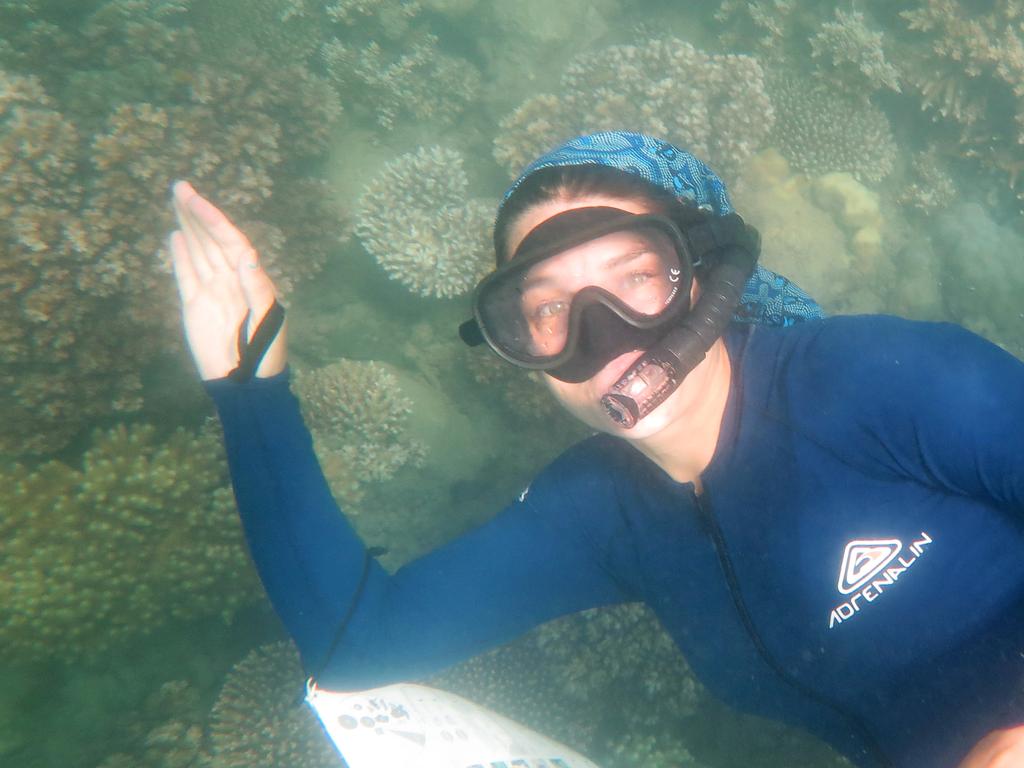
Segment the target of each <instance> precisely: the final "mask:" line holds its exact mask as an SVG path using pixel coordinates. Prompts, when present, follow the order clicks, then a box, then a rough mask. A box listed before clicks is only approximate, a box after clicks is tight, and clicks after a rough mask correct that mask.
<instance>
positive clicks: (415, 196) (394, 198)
mask: <svg viewBox="0 0 1024 768" xmlns="http://www.w3.org/2000/svg"><path fill="white" fill-rule="evenodd" d="M468 190H469V178H468V177H467V176H466V172H465V171H464V170H463V167H462V155H461V154H460V153H458V152H456V151H454V150H451V149H445V148H443V147H420V148H418V149H417V150H415V151H414V152H410V153H408V154H404V155H400V156H398V157H396V158H395V159H394V160H391V161H390V162H388V163H387V164H386V165H385V166H384V168H383V170H381V172H380V173H379V174H378V175H377V176H375V177H374V178H373V180H372V181H371V182H370V183H369V184H368V185H367V187H366V189H365V191H364V192H363V194H362V196H361V197H360V199H359V202H358V204H357V208H356V212H355V222H356V224H355V232H356V235H357V236H358V237H359V239H360V241H361V242H362V244H363V247H364V248H366V250H367V251H369V253H370V254H372V255H373V256H374V257H375V258H376V259H377V262H378V263H379V264H380V265H381V266H382V267H383V268H384V270H385V271H386V272H387V273H388V274H389V275H390V276H391V278H392V279H395V280H398V281H399V282H401V283H403V284H404V285H405V286H406V287H408V288H409V289H411V290H412V291H414V292H416V293H418V294H420V295H421V296H435V297H438V298H441V297H446V298H450V297H452V296H458V295H459V294H461V293H465V292H466V291H468V290H469V289H470V288H472V287H473V286H474V285H476V283H477V281H478V280H479V279H480V278H481V277H482V276H483V274H484V273H485V272H486V271H487V269H488V268H489V266H490V262H491V258H492V257H491V254H492V249H493V246H492V244H491V235H490V230H491V223H492V222H493V219H494V207H495V206H494V204H493V203H490V202H485V201H483V200H475V199H469V198H468Z"/></svg>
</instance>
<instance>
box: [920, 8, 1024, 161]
mask: <svg viewBox="0 0 1024 768" xmlns="http://www.w3.org/2000/svg"><path fill="white" fill-rule="evenodd" d="M900 15H901V16H902V17H903V19H904V20H905V21H906V24H907V27H908V29H910V30H911V31H913V32H917V33H921V35H923V36H924V39H925V40H927V41H928V42H929V44H930V49H929V51H928V53H927V54H926V55H924V56H923V57H921V60H920V61H919V62H918V66H917V67H916V68H915V69H914V71H913V74H912V82H913V84H914V85H915V86H916V87H917V88H918V89H919V90H920V92H921V96H922V107H923V108H924V109H932V110H935V111H936V112H938V113H939V114H940V115H941V116H942V117H944V118H947V119H951V120H954V121H956V122H957V123H959V124H961V125H971V124H972V123H974V122H976V121H978V120H980V119H982V118H986V119H988V121H989V122H990V123H991V124H994V125H995V124H998V123H999V122H1000V117H1001V115H1000V114H999V113H998V111H999V110H1000V109H1001V108H1002V107H1003V106H1004V104H1003V100H1004V99H1007V98H1008V99H1010V100H1011V101H1012V103H1013V106H1014V108H1015V111H1016V118H1015V119H1016V121H1017V125H1018V132H1017V136H1016V142H1017V143H1024V6H1022V5H1021V3H1020V2H1019V1H1018V0H995V1H994V2H992V3H991V4H989V7H988V8H987V9H986V12H982V13H979V12H977V11H976V10H975V9H974V8H972V7H969V6H968V5H967V4H965V3H962V2H960V1H959V0H925V1H924V2H922V3H921V4H920V5H919V7H917V8H914V9H912V10H907V11H903V12H902V13H901V14H900ZM990 110H993V111H990ZM996 133H1001V132H1000V131H996Z"/></svg>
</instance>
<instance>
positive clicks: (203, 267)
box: [173, 181, 214, 280]
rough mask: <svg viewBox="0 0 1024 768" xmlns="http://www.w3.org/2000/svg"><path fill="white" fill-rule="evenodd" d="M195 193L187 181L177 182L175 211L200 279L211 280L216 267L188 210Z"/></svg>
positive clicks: (174, 193) (174, 200)
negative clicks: (189, 202)
mask: <svg viewBox="0 0 1024 768" xmlns="http://www.w3.org/2000/svg"><path fill="white" fill-rule="evenodd" d="M194 194H196V191H195V190H194V189H193V188H192V185H191V184H189V183H188V182H187V181H179V182H176V183H175V184H174V187H173V204H174V213H175V216H177V219H178V226H179V227H180V229H181V233H182V236H183V238H184V240H185V246H186V247H187V249H188V255H189V258H190V259H191V261H192V266H193V268H194V269H195V273H196V276H197V277H198V278H199V279H200V280H209V279H210V277H212V276H213V272H214V267H213V264H212V263H211V260H210V258H209V257H208V255H207V249H206V244H205V243H204V242H203V239H204V238H203V233H202V231H201V230H200V229H199V227H198V226H197V223H196V221H195V218H194V217H193V216H192V215H191V214H190V213H189V210H188V200H189V198H190V197H191V196H192V195H194Z"/></svg>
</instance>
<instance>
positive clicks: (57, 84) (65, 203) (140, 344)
mask: <svg viewBox="0 0 1024 768" xmlns="http://www.w3.org/2000/svg"><path fill="white" fill-rule="evenodd" d="M57 20H58V21H59V20H60V19H59V18H57ZM44 23H48V19H47V18H40V17H37V16H26V17H25V18H23V19H22V20H21V24H22V26H23V27H28V26H35V25H38V24H44ZM20 31H23V30H19V29H15V30H14V35H13V39H15V40H16V41H17V40H18V39H20V38H19V37H18V33H19V32H20ZM197 51H198V45H197V43H196V39H195V35H194V34H193V32H192V30H191V29H190V28H189V27H188V26H187V25H186V24H185V14H184V13H183V4H181V3H166V2H160V3H157V2H150V1H149V0H112V1H111V2H104V3H101V4H99V5H98V6H97V8H96V9H95V10H94V11H92V12H88V13H86V14H85V16H84V18H83V19H82V33H81V34H80V35H79V36H78V37H76V38H74V44H69V45H67V46H64V47H60V48H57V49H55V50H54V51H53V52H51V55H50V57H49V58H50V61H49V63H48V65H47V67H46V68H45V69H44V70H43V71H44V73H45V76H46V78H47V82H51V83H52V89H53V90H52V91H51V92H50V94H47V93H46V88H45V87H44V85H45V83H44V82H43V81H41V80H39V79H36V78H23V77H20V76H18V75H10V74H0V167H2V168H4V173H3V174H2V175H0V200H2V201H3V202H0V214H3V215H2V219H3V220H2V221H0V271H3V273H4V274H5V276H7V275H9V276H10V279H5V280H4V281H3V286H2V287H0V307H2V308H0V362H2V363H3V365H0V387H2V389H3V391H4V393H5V394H4V396H3V400H2V401H0V407H2V408H3V409H4V411H5V414H7V416H8V418H7V419H6V420H5V427H6V428H5V430H4V432H3V436H2V438H0V452H4V453H46V452H51V451H54V450H58V449H60V448H61V447H63V446H64V445H66V444H67V443H68V442H69V441H70V440H71V439H73V438H74V436H75V435H76V434H77V433H79V432H80V430H81V429H82V428H83V427H84V426H85V425H86V424H88V423H90V422H91V421H92V420H94V419H96V418H99V417H103V416H107V415H110V414H111V413H117V412H126V411H132V410H135V409H137V408H139V407H140V405H141V398H140V372H142V371H143V370H144V368H145V366H146V364H147V363H148V362H150V361H151V360H153V358H154V357H155V355H157V354H158V353H160V352H161V351H162V350H165V349H168V348H169V350H170V351H171V352H175V351H176V350H178V351H180V346H179V345H180V342H179V341H178V339H179V338H180V332H179V330H178V322H177V314H178V310H177V306H176V297H175V296H174V291H173V281H172V280H171V278H170V276H169V274H168V270H167V266H166V264H165V263H161V259H160V258H159V254H160V252H161V250H162V247H163V240H164V237H165V235H166V232H167V231H168V230H169V229H170V228H171V224H172V217H171V213H170V210H169V206H168V205H167V198H166V195H167V185H168V183H169V182H170V181H171V180H173V179H175V178H181V177H186V178H189V179H191V180H193V181H194V182H195V183H196V185H197V186H198V187H199V188H200V189H202V190H203V191H204V192H206V193H207V194H209V195H210V196H212V197H213V198H214V199H215V200H216V201H217V202H218V203H219V204H221V205H223V206H224V207H225V208H226V209H227V211H228V213H229V215H231V216H232V217H233V218H234V219H235V220H236V221H240V222H260V223H259V224H256V225H254V227H253V228H254V231H255V234H256V237H254V240H255V244H256V245H257V247H263V245H264V242H263V237H262V236H263V235H265V236H266V246H267V249H268V250H269V251H271V253H270V254H268V256H269V258H268V266H269V267H270V269H271V270H272V272H273V273H275V276H280V277H281V278H282V284H284V285H285V287H288V285H287V284H288V283H290V282H293V281H297V280H299V279H302V278H304V277H307V276H309V275H311V274H314V273H315V272H316V271H318V269H319V268H320V265H321V264H322V263H323V262H324V260H325V259H326V256H327V253H328V252H329V251H330V250H331V249H333V248H334V247H335V245H336V243H337V241H338V238H339V236H340V232H339V231H338V229H332V228H331V227H326V226H324V222H325V221H331V220H337V218H338V217H337V213H336V212H335V211H333V210H331V208H332V206H331V204H330V200H329V198H327V196H326V195H323V194H322V189H323V188H322V186H320V187H318V186H317V182H316V181H314V180H311V179H309V177H308V176H305V175H304V174H303V173H302V171H301V170H300V169H299V168H297V164H299V163H307V162H308V161H309V160H310V159H312V158H314V157H316V156H317V155H318V154H320V153H322V152H323V151H324V150H325V148H326V141H327V136H328V132H329V126H330V124H331V121H332V120H333V119H334V117H336V116H337V114H338V110H339V107H338V103H337V98H336V95H335V94H334V93H333V90H332V89H331V87H330V86H329V85H328V84H327V82H326V81H324V80H322V79H319V78H317V77H315V76H314V75H313V74H312V73H311V72H309V70H307V69H305V68H303V67H300V66H297V65H281V64H279V63H277V62H274V61H272V60H271V59H270V58H269V57H266V56H256V55H254V56H251V57H249V58H247V59H246V60H245V62H244V64H243V65H240V64H238V63H233V64H232V65H231V66H230V67H223V68H220V69H216V70H215V69H213V68H211V67H208V66H205V65H203V64H194V63H193V59H194V57H195V54H196V52H197ZM90 57H91V58H90ZM83 61H88V62H89V64H88V65H84V64H83V63H82V62H83ZM183 62H186V63H187V65H188V66H189V67H190V68H189V69H185V68H184V67H185V66H186V64H183ZM56 73H59V74H60V75H61V76H58V74H56ZM53 94H57V98H54V96H53ZM283 126H287V129H288V130H287V131H286V130H283V128H282V127H283ZM15 209H16V210H15ZM328 211H330V215H328ZM300 246H301V250H300ZM274 250H277V251H278V252H289V253H291V254H296V255H297V256H298V257H297V258H296V256H295V255H293V256H292V257H291V258H289V259H288V263H287V264H283V263H281V262H283V261H284V260H283V259H279V260H277V261H278V263H277V264H275V263H274V262H275V259H274V257H273V253H272V251H274ZM164 256H165V258H166V254H164ZM168 339H171V340H172V341H171V343H170V344H168ZM186 370H187V369H184V368H183V374H182V375H183V381H184V380H185V379H184V376H186V375H187V374H186V373H185V371H186Z"/></svg>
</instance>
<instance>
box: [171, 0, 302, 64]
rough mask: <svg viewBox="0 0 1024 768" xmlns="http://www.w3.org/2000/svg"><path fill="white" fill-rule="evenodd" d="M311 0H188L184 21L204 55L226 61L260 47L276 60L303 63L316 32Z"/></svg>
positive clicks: (250, 53)
mask: <svg viewBox="0 0 1024 768" xmlns="http://www.w3.org/2000/svg"><path fill="white" fill-rule="evenodd" d="M318 5H319V4H318V3H317V2H315V0H217V2H205V3H196V2H191V3H189V16H188V20H189V23H190V24H191V25H192V26H193V27H194V28H195V30H196V32H197V33H198V38H199V42H200V44H201V46H202V52H203V55H204V57H209V58H213V59H215V60H217V61H222V62H230V61H231V60H232V59H235V60H237V59H238V58H240V57H246V58H247V57H248V56H250V55H252V53H253V52H255V51H262V52H263V53H264V54H266V55H268V56H270V57H272V58H273V59H274V60H275V61H278V62H288V63H295V64H302V63H305V62H306V60H307V59H308V58H309V57H310V56H311V55H312V54H313V53H314V52H315V51H316V49H317V47H318V46H319V45H320V42H321V38H322V17H321V14H320V12H319V8H318Z"/></svg>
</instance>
